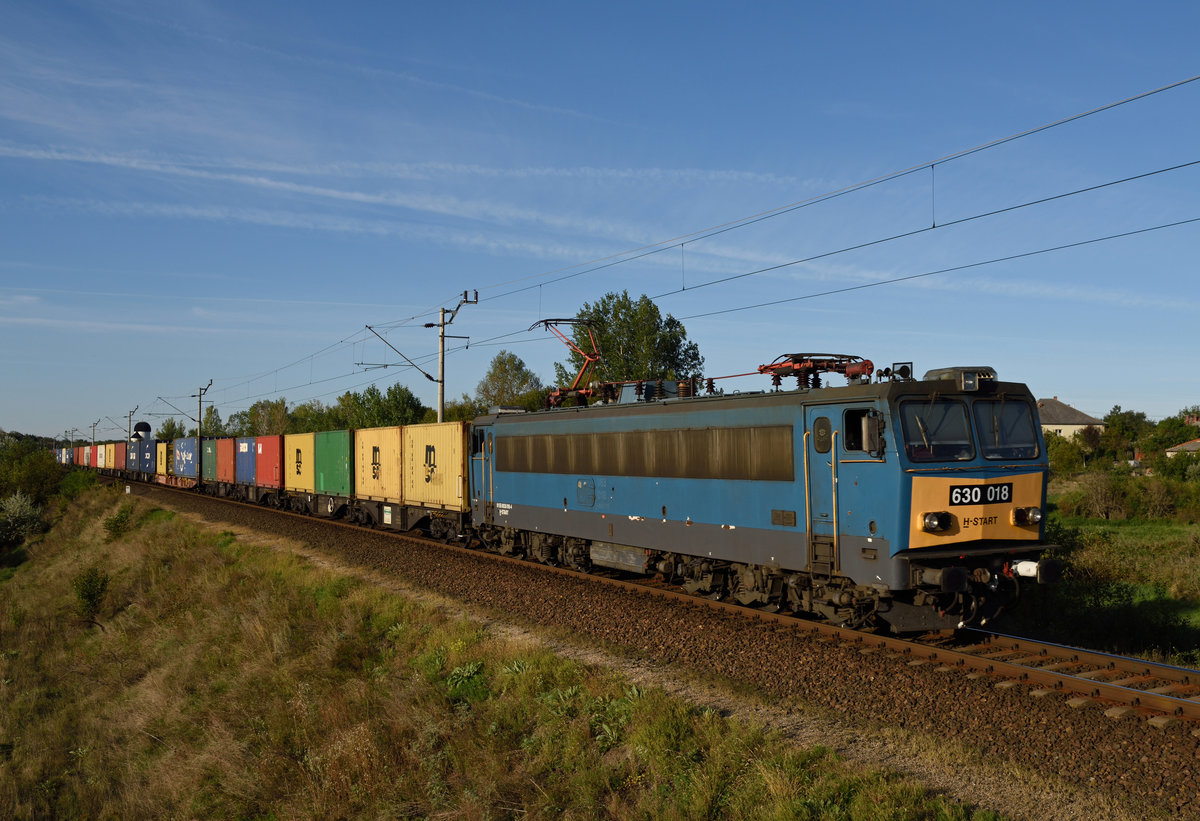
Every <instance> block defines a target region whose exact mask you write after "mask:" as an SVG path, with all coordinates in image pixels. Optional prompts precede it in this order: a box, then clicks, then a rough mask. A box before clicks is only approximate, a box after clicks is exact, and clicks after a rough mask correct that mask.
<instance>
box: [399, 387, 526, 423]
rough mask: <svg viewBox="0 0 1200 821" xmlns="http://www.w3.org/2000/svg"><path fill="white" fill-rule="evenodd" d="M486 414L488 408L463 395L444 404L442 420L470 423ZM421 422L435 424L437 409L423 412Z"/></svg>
mask: <svg viewBox="0 0 1200 821" xmlns="http://www.w3.org/2000/svg"><path fill="white" fill-rule="evenodd" d="M539 407H540V406H539ZM487 412H488V408H487V406H486V405H483V404H482V403H481V402H479V400H477V399H474V398H472V397H471V396H468V395H467V394H465V393H464V394H463V395H462V396H461V397H459V398H458V399H451V400H448V401H447V402H446V410H445V413H444V414H442V419H443V421H446V422H470V421H471V420H472V419H474V418H475V417H477V416H483V415H484V414H485V413H487ZM421 421H422V422H436V421H437V408H428V409H427V410H426V411H425V417H424V418H423V419H422V420H421Z"/></svg>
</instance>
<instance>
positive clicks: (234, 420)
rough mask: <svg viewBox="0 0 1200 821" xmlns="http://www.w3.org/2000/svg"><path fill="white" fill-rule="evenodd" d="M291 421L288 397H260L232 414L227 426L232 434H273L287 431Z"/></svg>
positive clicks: (227, 429)
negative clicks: (247, 406) (245, 407)
mask: <svg viewBox="0 0 1200 821" xmlns="http://www.w3.org/2000/svg"><path fill="white" fill-rule="evenodd" d="M289 421H290V420H289V418H288V409H287V400H286V399H284V398H283V397H280V398H279V399H260V400H258V401H257V402H255V403H254V404H253V405H251V406H250V407H249V408H247V409H246V410H244V411H238V412H237V413H234V414H231V415H230V417H229V423H228V424H227V425H226V426H225V428H226V432H227V433H228V434H229V435H230V436H272V435H279V434H282V433H287V432H288V424H289Z"/></svg>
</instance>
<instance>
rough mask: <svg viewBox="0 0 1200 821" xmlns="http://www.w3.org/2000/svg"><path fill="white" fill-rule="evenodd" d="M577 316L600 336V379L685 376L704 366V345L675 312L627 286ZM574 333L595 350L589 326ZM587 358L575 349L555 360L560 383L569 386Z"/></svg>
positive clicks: (580, 343)
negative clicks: (636, 296)
mask: <svg viewBox="0 0 1200 821" xmlns="http://www.w3.org/2000/svg"><path fill="white" fill-rule="evenodd" d="M576 316H577V318H578V319H581V320H585V321H587V322H588V323H589V326H590V328H591V332H592V335H593V336H594V337H595V340H596V347H597V348H598V349H599V352H600V361H599V362H597V363H596V366H595V377H594V378H595V379H597V380H599V381H601V382H631V381H636V380H649V379H685V378H687V377H691V376H699V375H700V374H701V372H702V371H703V369H704V357H703V356H701V355H700V348H699V347H698V346H697V345H696V343H695V342H689V341H688V338H687V330H686V329H685V328H684V327H683V323H681V322H680V321H679V320H678V319H676V318H675V317H673V316H671V315H670V314H667V315H666V316H665V317H664V316H663V315H662V314H661V313H660V312H659V310H658V306H657V305H655V304H654V302H652V301H651V300H650V298H649V297H648V296H646V295H645V294H643V295H642V296H641V297H640V298H639V299H637V300H636V301H635V300H633V299H631V298H630V297H629V292H628V291H622V292H621V293H619V294H617V293H611V292H610V293H607V294H605V295H604V296H603V297H601V298H600V299H599V300H597V301H596V302H594V303H587V302H585V303H583V306H582V307H581V308H580V309H579V312H578V313H577V314H576ZM572 336H573V338H574V340H575V344H576V345H578V346H579V347H580V348H582V349H584V350H590V348H591V342H590V341H589V339H588V328H586V327H583V326H580V325H577V326H575V328H574V329H573V332H572ZM583 363H584V358H583V356H581V355H580V354H578V353H576V352H575V351H571V352H570V355H569V357H568V359H567V362H566V363H558V364H555V366H554V373H555V378H556V379H557V380H558V382H559V385H560V386H563V387H566V386H569V385H570V384H571V382H572V381H573V380H574V378H575V374H576V373H578V372H579V369H580V368H581V367H582V366H583Z"/></svg>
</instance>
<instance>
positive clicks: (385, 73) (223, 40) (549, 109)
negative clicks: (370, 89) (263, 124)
mask: <svg viewBox="0 0 1200 821" xmlns="http://www.w3.org/2000/svg"><path fill="white" fill-rule="evenodd" d="M108 11H110V12H114V13H117V14H119V15H120V16H122V17H126V18H128V19H131V20H136V21H138V22H140V23H144V24H148V25H152V26H157V27H160V28H166V29H169V30H170V31H173V32H175V33H176V34H179V35H181V36H183V37H187V38H189V39H193V40H202V41H205V42H210V43H216V44H218V45H221V46H224V47H226V48H236V49H240V50H243V51H252V52H255V53H257V54H262V55H265V56H267V57H271V58H274V59H276V60H282V61H285V62H289V63H293V64H301V65H307V66H312V67H314V68H318V69H322V70H329V69H332V70H334V71H344V72H352V73H356V74H360V75H363V76H369V77H373V78H376V79H382V80H388V81H393V82H399V83H404V84H407V85H413V86H421V87H423V88H427V89H431V90H433V91H438V92H450V93H452V94H460V95H463V96H468V97H474V98H475V99H478V100H483V101H485V102H490V103H498V104H500V105H504V106H510V107H515V108H521V109H525V110H528V111H536V112H541V113H546V114H555V115H561V116H566V117H572V118H577V119H582V120H588V121H592V122H601V123H611V122H612V121H611V120H608V119H606V118H603V117H599V116H596V115H594V114H590V113H588V112H585V111H579V110H577V109H572V108H566V107H563V106H553V105H546V104H544V103H534V102H530V101H528V100H522V99H519V98H516V97H506V96H503V95H500V94H493V93H491V92H489V91H483V90H481V89H478V88H471V87H468V86H463V85H459V84H456V83H447V82H443V81H440V80H431V79H429V78H427V77H422V76H420V75H418V74H414V73H412V72H408V71H395V70H392V69H386V68H377V67H375V66H368V65H364V64H362V63H351V62H347V61H344V60H333V59H329V58H326V57H313V56H308V55H300V54H293V53H291V52H287V51H283V50H280V49H275V48H269V47H267V46H263V45H259V44H257V43H250V42H247V41H245V40H241V39H237V38H234V37H227V36H218V35H214V34H209V33H208V32H205V31H200V30H198V29H196V28H194V27H191V26H185V25H183V24H182V23H179V22H178V20H177V19H171V20H164V19H160V18H156V17H147V16H144V15H134V14H132V13H130V12H128V11H125V10H121V9H117V8H109V9H108Z"/></svg>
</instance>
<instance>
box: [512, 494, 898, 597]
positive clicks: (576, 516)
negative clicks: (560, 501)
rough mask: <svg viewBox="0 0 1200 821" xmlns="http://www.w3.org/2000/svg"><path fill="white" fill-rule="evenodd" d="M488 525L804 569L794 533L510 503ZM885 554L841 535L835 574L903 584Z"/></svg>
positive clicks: (802, 537) (882, 545)
mask: <svg viewBox="0 0 1200 821" xmlns="http://www.w3.org/2000/svg"><path fill="white" fill-rule="evenodd" d="M494 522H495V524H497V525H499V526H501V527H511V528H517V529H519V530H530V531H534V532H540V533H553V534H556V535H561V536H570V537H574V538H579V539H587V540H589V541H592V542H602V543H605V544H612V545H627V546H630V547H636V548H645V549H650V550H657V551H663V552H669V553H680V554H685V555H689V556H697V557H700V558H705V559H715V560H718V561H727V562H737V563H741V564H756V565H764V566H767V567H778V568H780V569H782V570H792V571H802V572H803V571H807V570H808V567H809V556H808V539H807V535H806V534H805V533H804V531H802V530H798V529H797V530H791V531H785V530H768V529H765V528H749V527H740V526H736V525H715V524H701V523H698V522H692V521H688V520H685V521H682V522H681V521H677V520H673V519H666V520H664V519H656V518H646V517H641V516H620V515H614V514H611V513H593V512H590V511H589V512H585V511H578V510H563V509H562V508H543V507H530V506H524V505H512V506H511V507H509V508H507V509H506V510H505V511H504V515H501V516H497V517H496V518H495V519H494ZM890 550H891V546H890V544H889V543H888V542H887V541H885V540H882V539H869V538H865V537H857V536H843V537H842V538H841V539H840V543H839V551H838V553H839V556H838V566H839V570H838V573H837V575H842V576H847V577H849V578H852V579H854V580H855V581H856V582H859V583H862V584H883V585H887V586H888V587H893V586H895V585H896V583H897V582H900V581H902V580H903V581H904V582H907V578H908V573H907V567H906V565H905V563H904V562H901V561H899V560H894V559H892V558H891V556H890V555H889V553H890ZM904 586H907V585H906V584H905V585H904Z"/></svg>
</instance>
